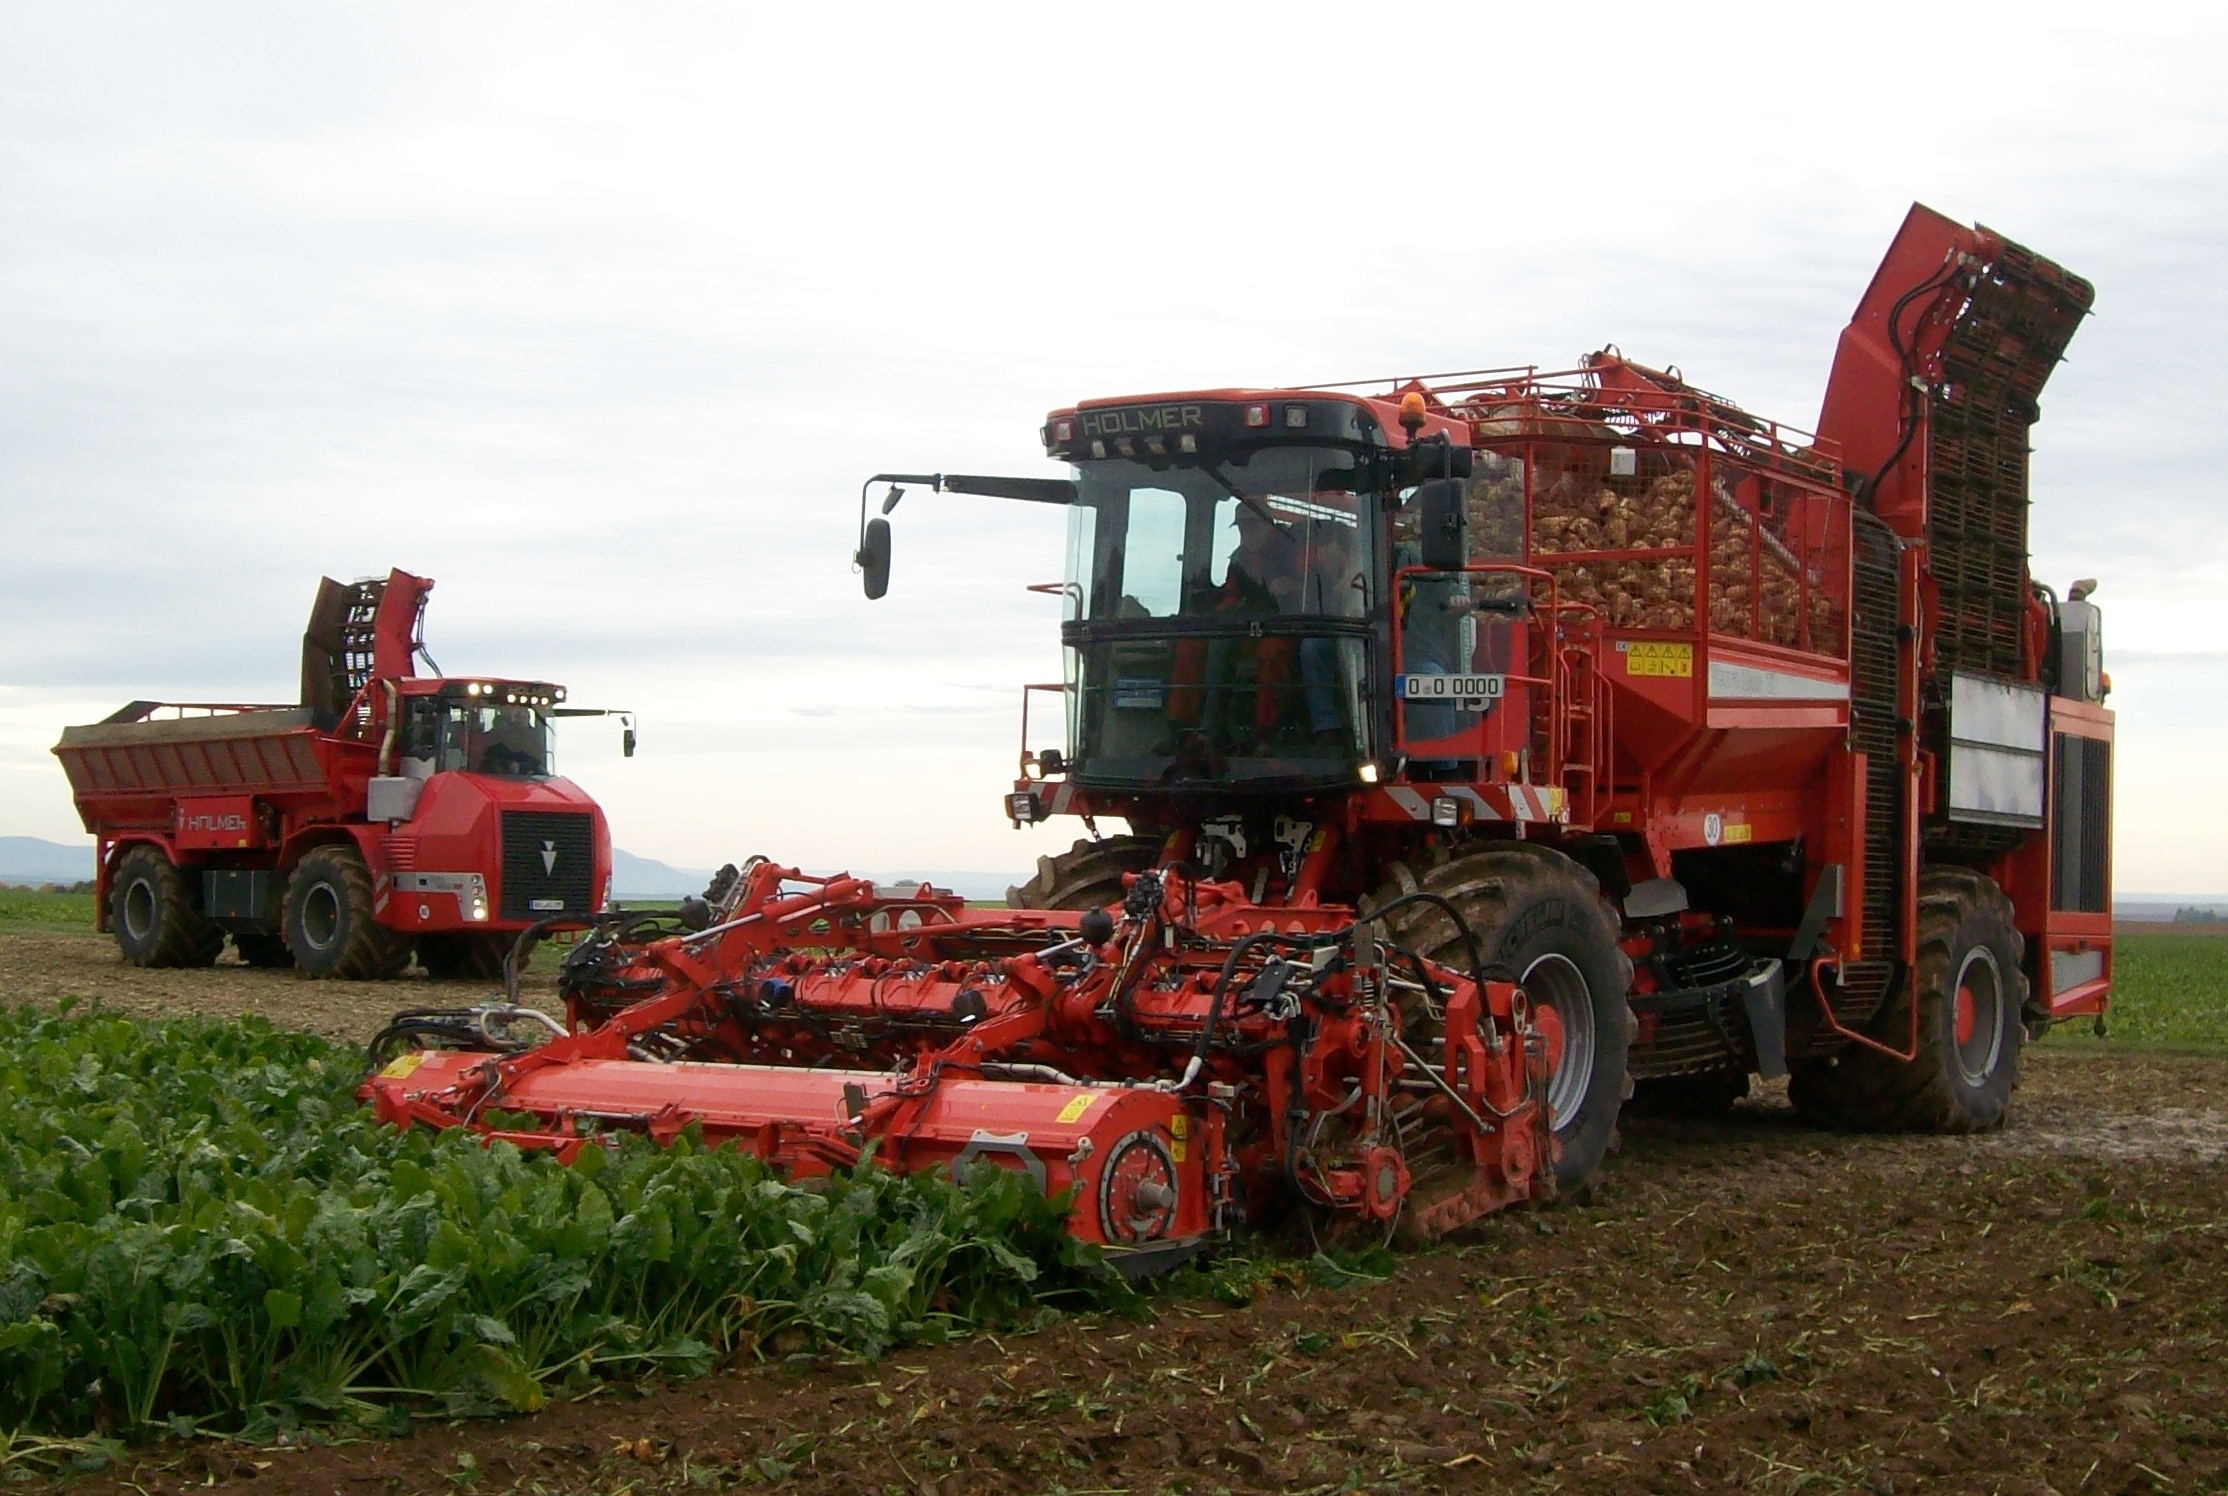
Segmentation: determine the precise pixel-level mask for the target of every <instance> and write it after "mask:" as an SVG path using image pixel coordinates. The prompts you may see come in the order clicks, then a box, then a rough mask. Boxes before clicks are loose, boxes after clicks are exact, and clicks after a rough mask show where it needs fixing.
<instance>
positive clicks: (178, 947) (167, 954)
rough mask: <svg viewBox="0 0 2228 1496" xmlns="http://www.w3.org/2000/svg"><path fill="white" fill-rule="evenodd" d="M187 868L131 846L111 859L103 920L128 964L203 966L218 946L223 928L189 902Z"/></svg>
mask: <svg viewBox="0 0 2228 1496" xmlns="http://www.w3.org/2000/svg"><path fill="white" fill-rule="evenodd" d="M192 876H193V875H192V874H190V873H188V872H186V871H185V870H184V869H182V868H180V867H178V866H177V865H176V864H175V863H173V862H172V861H171V860H170V859H169V858H167V857H165V856H163V854H162V849H161V848H160V847H151V846H145V845H142V846H137V847H134V848H132V849H131V850H130V851H129V852H126V853H125V854H124V856H123V858H122V860H120V861H119V862H118V863H117V864H116V877H115V880H114V881H113V882H112V883H111V884H110V885H109V891H108V924H109V928H110V929H111V930H113V931H114V932H115V935H116V948H117V949H118V950H119V951H121V952H123V955H124V959H125V960H126V961H129V962H130V963H131V964H132V965H134V966H207V965H209V964H210V963H211V962H213V961H215V960H216V959H217V955H218V953H219V952H220V951H222V950H223V949H224V930H223V928H222V927H221V926H219V925H214V924H211V923H210V922H209V921H208V920H206V919H203V918H202V917H201V911H200V910H198V909H196V908H194V906H193V885H192V882H191V879H192Z"/></svg>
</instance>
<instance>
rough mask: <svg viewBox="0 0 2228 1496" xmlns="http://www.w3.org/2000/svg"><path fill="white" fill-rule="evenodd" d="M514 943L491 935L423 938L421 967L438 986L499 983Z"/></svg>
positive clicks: (497, 934) (420, 948)
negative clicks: (455, 983) (504, 961)
mask: <svg viewBox="0 0 2228 1496" xmlns="http://www.w3.org/2000/svg"><path fill="white" fill-rule="evenodd" d="M511 940H512V937H511V936H509V935H504V934H499V933H496V932H492V931H478V932H466V931H458V932H453V933H450V934H446V935H420V936H419V937H418V964H419V965H420V966H422V967H424V968H425V974H426V975H427V976H429V977H431V978H433V980H435V981H436V982H499V981H501V980H502V979H503V957H504V956H506V955H508V954H509V953H510V949H511Z"/></svg>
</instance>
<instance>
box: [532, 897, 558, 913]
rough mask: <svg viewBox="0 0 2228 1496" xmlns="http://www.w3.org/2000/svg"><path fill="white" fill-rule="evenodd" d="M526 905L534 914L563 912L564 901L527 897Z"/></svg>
mask: <svg viewBox="0 0 2228 1496" xmlns="http://www.w3.org/2000/svg"><path fill="white" fill-rule="evenodd" d="M526 907H527V908H529V909H531V910H533V911H534V912H535V913H536V914H563V913H564V912H565V901H564V900H563V899H528V900H527V901H526Z"/></svg>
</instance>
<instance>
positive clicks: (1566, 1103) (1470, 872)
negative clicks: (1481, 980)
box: [1368, 842, 1636, 1191]
mask: <svg viewBox="0 0 2228 1496" xmlns="http://www.w3.org/2000/svg"><path fill="white" fill-rule="evenodd" d="M1391 873H1392V877H1391V881H1390V882H1388V883H1387V884H1385V885H1384V886H1383V887H1381V888H1380V889H1378V891H1377V893H1376V894H1375V895H1373V896H1372V897H1371V899H1370V900H1369V905H1368V907H1370V908H1372V909H1382V908H1384V907H1386V906H1387V905H1389V904H1391V903H1392V902H1393V901H1394V900H1395V899H1398V898H1400V897H1401V896H1402V895H1404V894H1410V893H1415V892H1419V891H1421V892H1426V893H1433V894H1437V895H1438V896H1439V897H1440V898H1443V899H1445V900H1447V902H1449V903H1450V904H1453V905H1454V906H1455V907H1456V908H1457V909H1459V910H1461V911H1462V917H1463V919H1464V920H1465V921H1467V922H1468V924H1469V926H1470V929H1471V931H1472V933H1474V934H1475V935H1476V936H1477V939H1478V945H1479V948H1480V954H1481V955H1482V956H1483V958H1484V960H1485V962H1486V964H1487V965H1488V966H1496V967H1501V968H1503V969H1505V970H1506V972H1507V973H1508V974H1509V975H1511V976H1513V977H1514V978H1515V979H1516V980H1517V981H1519V982H1521V983H1523V985H1524V989H1525V995H1526V996H1527V997H1529V998H1530V1000H1531V1002H1532V1004H1533V1006H1534V1007H1544V1008H1553V1009H1554V1010H1555V1016H1556V1017H1557V1018H1558V1019H1559V1020H1560V1021H1561V1023H1562V1028H1563V1036H1564V1042H1563V1056H1562V1061H1561V1063H1560V1064H1558V1065H1557V1066H1556V1068H1555V1074H1554V1075H1553V1076H1552V1077H1551V1078H1550V1079H1549V1081H1548V1106H1549V1108H1550V1110H1551V1111H1552V1113H1553V1114H1554V1118H1555V1138H1556V1141H1557V1143H1558V1144H1559V1145H1560V1151H1561V1154H1562V1156H1561V1158H1560V1159H1558V1160H1557V1162H1556V1165H1555V1181H1556V1184H1557V1186H1558V1187H1559V1188H1561V1189H1563V1190H1566V1191H1568V1190H1575V1189H1578V1188H1581V1187H1583V1186H1584V1185H1586V1184H1587V1183H1588V1182H1589V1181H1591V1180H1592V1178H1593V1177H1594V1174H1595V1173H1596V1171H1598V1170H1599V1169H1600V1167H1601V1161H1602V1159H1603V1158H1604V1157H1605V1156H1607V1154H1608V1152H1609V1150H1610V1149H1611V1148H1612V1147H1613V1146H1615V1143H1616V1138H1617V1113H1618V1111H1619V1110H1620V1109H1621V1108H1622V1107H1623V1105H1624V1101H1625V1094H1626V1092H1627V1091H1628V1090H1629V1089H1630V1086H1629V1083H1628V1082H1627V1079H1626V1073H1625V1054H1626V1051H1627V1050H1628V1049H1629V1048H1630V1046H1631V1044H1632V1034H1633V1030H1634V1028H1635V1026H1636V1025H1635V1022H1634V1019H1633V1016H1632V1009H1631V1007H1630V1006H1629V1005H1628V1003H1627V1002H1626V994H1627V993H1628V992H1629V991H1630V990H1631V988H1632V961H1631V960H1630V958H1628V957H1627V956H1626V955H1625V953H1624V952H1623V951H1621V950H1619V949H1618V948H1617V931H1618V927H1619V920H1618V918H1617V915H1616V912H1615V911H1614V910H1612V909H1611V908H1610V907H1609V904H1608V901H1607V900H1605V899H1603V898H1602V896H1601V884H1600V883H1599V882H1598V881H1597V880H1596V879H1595V877H1594V875H1593V874H1592V873H1590V872H1588V871H1586V869H1585V868H1583V867H1581V866H1579V865H1578V864H1577V863H1576V862H1574V861H1572V860H1571V859H1570V858H1568V857H1566V856H1564V855H1563V854H1562V853H1560V852H1557V851H1554V850H1553V849H1551V848H1548V847H1542V846H1538V845H1536V844H1534V843H1530V842H1499V843H1488V844H1486V845H1483V846H1473V847H1471V848H1469V849H1467V850H1464V851H1461V852H1457V853H1455V854H1454V855H1452V856H1449V857H1447V858H1446V859H1445V860H1443V861H1441V862H1439V863H1438V864H1437V865H1435V866H1431V867H1428V868H1427V869H1426V870H1424V871H1423V872H1422V873H1421V874H1420V875H1419V874H1418V873H1417V872H1416V871H1415V870H1414V869H1413V868H1411V867H1410V866H1408V865H1407V864H1405V863H1395V864H1394V865H1393V867H1392V869H1391ZM1385 924H1386V926H1387V927H1388V928H1387V933H1388V934H1389V935H1390V936H1391V937H1392V939H1393V940H1394V942H1395V943H1397V944H1400V945H1403V946H1406V947H1407V948H1409V949H1410V950H1413V951H1416V952H1418V953H1420V954H1421V955H1423V956H1426V957H1428V958H1430V959H1431V960H1434V961H1438V962H1441V963H1443V964H1445V965H1448V966H1451V967H1453V968H1455V969H1456V970H1457V971H1467V970H1468V969H1469V965H1470V956H1469V951H1468V948H1467V947H1466V945H1465V944H1464V942H1463V939H1462V936H1461V933H1460V932H1459V931H1457V930H1456V929H1455V927H1454V922H1453V921H1452V920H1450V919H1448V918H1447V916H1446V914H1445V912H1444V911H1443V910H1441V909H1439V908H1437V907H1436V906H1434V905H1432V904H1428V903H1425V902H1422V901H1418V902H1415V903H1410V904H1405V905H1402V906H1401V907H1400V908H1398V909H1395V910H1394V911H1393V912H1392V914H1391V915H1389V916H1388V917H1387V918H1386V920H1385Z"/></svg>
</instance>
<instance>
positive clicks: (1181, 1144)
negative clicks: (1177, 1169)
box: [1168, 1138, 1191, 1164]
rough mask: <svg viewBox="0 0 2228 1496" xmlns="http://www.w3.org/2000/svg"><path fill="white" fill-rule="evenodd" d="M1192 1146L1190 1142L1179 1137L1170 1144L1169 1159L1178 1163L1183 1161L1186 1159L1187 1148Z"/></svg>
mask: <svg viewBox="0 0 2228 1496" xmlns="http://www.w3.org/2000/svg"><path fill="white" fill-rule="evenodd" d="M1190 1146H1191V1145H1190V1144H1189V1143H1186V1142H1185V1141H1184V1140H1183V1139H1182V1138H1178V1139H1177V1140H1176V1141H1175V1142H1173V1143H1170V1144H1169V1145H1168V1161H1169V1162H1170V1163H1176V1164H1180V1163H1182V1162H1183V1161H1184V1153H1185V1151H1186V1150H1187V1149H1189V1148H1190Z"/></svg>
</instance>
